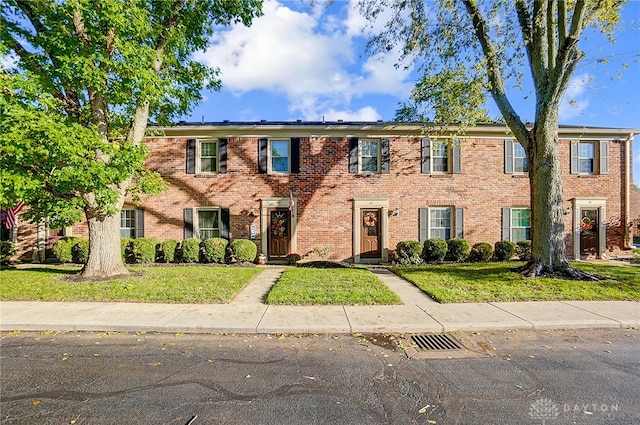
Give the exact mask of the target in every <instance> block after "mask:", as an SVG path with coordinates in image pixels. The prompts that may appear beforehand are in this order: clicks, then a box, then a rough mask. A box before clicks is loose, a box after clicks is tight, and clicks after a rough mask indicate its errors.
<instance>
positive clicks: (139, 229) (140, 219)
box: [136, 208, 144, 238]
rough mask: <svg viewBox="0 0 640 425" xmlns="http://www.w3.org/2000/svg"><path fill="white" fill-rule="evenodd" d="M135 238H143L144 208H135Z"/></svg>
mask: <svg viewBox="0 0 640 425" xmlns="http://www.w3.org/2000/svg"><path fill="white" fill-rule="evenodd" d="M136 238H144V209H142V208H139V209H137V210H136Z"/></svg>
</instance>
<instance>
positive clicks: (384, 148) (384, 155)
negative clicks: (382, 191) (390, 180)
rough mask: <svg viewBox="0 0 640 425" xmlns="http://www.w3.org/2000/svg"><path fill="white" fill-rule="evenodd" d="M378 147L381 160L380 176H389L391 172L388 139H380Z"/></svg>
mask: <svg viewBox="0 0 640 425" xmlns="http://www.w3.org/2000/svg"><path fill="white" fill-rule="evenodd" d="M380 145H381V146H380V147H381V149H380V154H381V155H380V156H381V159H382V161H381V162H382V164H381V167H380V172H381V173H382V174H389V173H390V172H391V146H390V142H389V139H382V140H381V141H380Z"/></svg>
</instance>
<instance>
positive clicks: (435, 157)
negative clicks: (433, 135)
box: [431, 142, 449, 173]
mask: <svg viewBox="0 0 640 425" xmlns="http://www.w3.org/2000/svg"><path fill="white" fill-rule="evenodd" d="M431 171H433V172H434V173H448V172H449V147H448V146H447V145H446V144H444V143H439V142H433V143H432V144H431Z"/></svg>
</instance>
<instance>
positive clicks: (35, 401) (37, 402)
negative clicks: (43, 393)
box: [31, 400, 40, 406]
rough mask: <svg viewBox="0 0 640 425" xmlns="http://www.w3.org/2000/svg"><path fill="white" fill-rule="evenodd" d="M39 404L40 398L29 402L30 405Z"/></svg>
mask: <svg viewBox="0 0 640 425" xmlns="http://www.w3.org/2000/svg"><path fill="white" fill-rule="evenodd" d="M39 404H40V400H33V403H31V405H32V406H37V405H39Z"/></svg>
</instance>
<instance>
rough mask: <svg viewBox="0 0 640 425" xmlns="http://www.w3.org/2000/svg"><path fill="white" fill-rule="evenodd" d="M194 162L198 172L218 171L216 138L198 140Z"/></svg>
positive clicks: (209, 172) (210, 172)
mask: <svg viewBox="0 0 640 425" xmlns="http://www.w3.org/2000/svg"><path fill="white" fill-rule="evenodd" d="M196 162H197V163H196V167H197V169H198V173H199V174H212V173H217V172H218V164H219V149H218V140H217V139H205V140H198V144H197V153H196Z"/></svg>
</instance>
